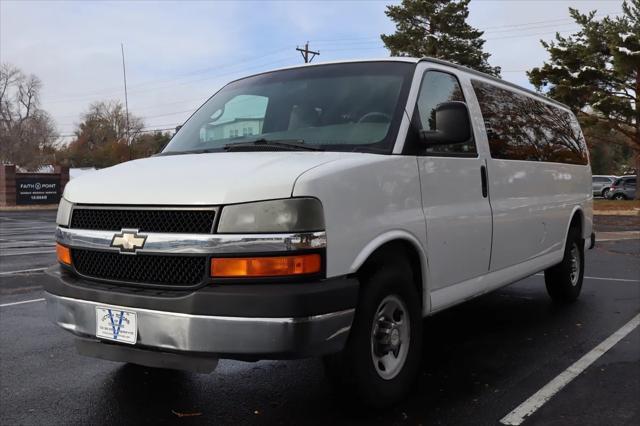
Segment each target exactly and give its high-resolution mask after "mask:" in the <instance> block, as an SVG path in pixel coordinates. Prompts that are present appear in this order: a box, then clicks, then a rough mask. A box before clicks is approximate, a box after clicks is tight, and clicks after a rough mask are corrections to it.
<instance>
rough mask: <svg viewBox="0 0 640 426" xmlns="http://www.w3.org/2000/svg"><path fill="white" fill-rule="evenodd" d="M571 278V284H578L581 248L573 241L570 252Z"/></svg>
mask: <svg viewBox="0 0 640 426" xmlns="http://www.w3.org/2000/svg"><path fill="white" fill-rule="evenodd" d="M569 270H570V272H569V278H570V279H571V285H572V286H574V287H575V286H576V285H578V279H579V278H580V250H578V246H577V245H576V243H573V246H572V247H571V252H570V253H569Z"/></svg>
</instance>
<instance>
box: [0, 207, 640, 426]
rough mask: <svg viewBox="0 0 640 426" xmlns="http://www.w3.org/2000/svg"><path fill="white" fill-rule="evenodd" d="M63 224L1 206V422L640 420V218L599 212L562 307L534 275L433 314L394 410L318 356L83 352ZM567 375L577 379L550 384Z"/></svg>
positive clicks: (47, 215)
mask: <svg viewBox="0 0 640 426" xmlns="http://www.w3.org/2000/svg"><path fill="white" fill-rule="evenodd" d="M54 220H55V213H54V212H50V211H47V212H43V211H41V212H11V213H0V424H2V425H14V424H29V425H31V424H111V423H118V424H133V423H136V424H166V423H178V424H234V425H237V424H296V425H300V424H330V423H336V424H347V423H348V424H354V423H357V424H398V425H402V424H408V425H427V424H446V425H452V424H455V425H466V424H474V425H477V424H489V425H491V424H500V422H501V421H502V422H503V423H504V422H507V420H505V419H509V417H507V415H508V414H509V413H512V412H513V411H514V410H515V412H516V414H517V413H521V412H522V411H518V409H519V408H521V407H523V406H522V405H521V404H523V403H525V402H527V403H529V405H527V403H525V405H524V408H521V409H524V410H525V411H526V410H527V409H528V407H529V408H530V407H531V404H533V405H535V406H539V408H538V409H537V410H536V411H535V412H534V413H533V414H531V415H530V416H528V417H527V418H526V419H525V420H524V423H523V424H525V425H536V424H540V425H596V424H597V425H601V424H606V425H637V424H640V327H634V326H633V325H634V324H635V323H634V322H633V321H634V320H635V321H636V322H637V321H638V318H639V317H638V315H639V313H640V240H639V239H636V238H633V237H634V235H633V234H631V233H630V231H640V217H632V218H625V217H610V216H608V217H597V218H596V231H597V232H600V234H599V235H600V236H601V238H602V239H604V240H608V241H601V242H598V244H597V247H596V248H595V249H594V250H590V251H589V252H587V261H586V272H585V275H586V278H585V282H584V287H583V291H582V296H581V298H580V300H579V301H578V302H577V303H575V304H573V305H571V306H568V307H560V306H557V305H554V304H552V303H551V301H550V299H549V298H548V297H547V295H546V291H545V288H544V281H543V278H542V277H541V276H539V275H535V276H532V277H529V278H527V279H524V280H522V281H519V282H518V283H515V284H513V285H511V286H509V287H506V288H504V289H502V290H500V291H497V292H494V293H491V294H488V295H486V296H482V297H480V298H477V299H475V300H473V301H470V302H467V303H464V304H462V305H459V306H457V307H455V308H453V309H449V310H447V311H445V312H442V313H439V314H437V315H434V316H432V317H430V318H428V319H427V320H426V321H425V347H424V356H423V358H424V359H423V369H422V374H421V377H420V378H419V380H418V383H417V385H416V388H415V390H414V391H413V393H412V394H411V396H410V398H409V399H408V400H407V401H406V402H404V403H402V404H400V405H398V406H397V407H395V408H393V409H390V410H387V411H384V412H372V411H364V410H358V409H354V408H353V407H349V406H348V405H346V404H344V403H343V402H342V401H340V400H338V399H337V398H336V397H335V396H334V395H333V394H332V392H331V389H330V387H329V384H328V382H327V380H326V379H325V378H324V375H323V370H322V364H321V362H320V361H319V360H315V359H311V360H298V361H286V362H285V361H261V362H257V363H245V362H239V361H226V360H225V361H221V363H220V365H219V367H218V369H217V370H216V371H215V372H214V373H212V374H210V375H198V374H192V373H183V372H168V371H164V372H162V371H160V372H159V371H154V370H149V369H144V368H135V367H131V366H128V365H122V364H118V363H112V362H108V361H101V360H94V359H90V358H84V357H82V356H80V355H77V354H76V353H75V349H74V347H73V338H72V336H71V335H69V334H68V333H66V332H64V331H62V330H60V329H58V328H56V327H55V326H53V325H52V324H50V323H49V322H48V320H47V318H46V308H45V304H44V302H43V301H42V300H41V298H42V297H43V296H42V288H41V286H42V283H43V282H44V280H46V279H49V278H48V277H47V276H46V275H45V274H43V272H42V268H45V267H46V266H48V265H51V264H53V263H54V262H55V254H54V252H53V250H54V245H53V230H54V224H53V222H54ZM620 231H622V233H619V232H620ZM605 237H607V238H605ZM621 238H624V239H621ZM627 324H631V325H627ZM625 325H626V328H625ZM621 329H622V330H623V331H625V332H626V334H625V333H621V332H620V330H621ZM616 332H618V333H617V334H616ZM612 336H613V337H612ZM618 337H619V339H618ZM612 339H613V340H612ZM616 339H617V340H616ZM603 342H605V343H606V342H609V343H610V344H611V348H610V349H608V350H606V351H605V349H607V348H606V347H605V349H602V346H599V345H601V343H603ZM596 347H598V348H597V349H596V350H595V351H593V349H594V348H596ZM594 354H595V355H594ZM592 355H594V356H593V358H590V357H591V356H592ZM585 356H586V359H587V361H589V360H591V361H593V360H594V359H595V361H593V363H588V362H586V361H584V359H585V358H583V357H585ZM574 363H575V364H574ZM570 367H571V368H570ZM567 375H569V376H572V377H575V378H574V379H573V380H572V381H570V382H568V383H567V384H566V386H564V387H561V388H560V389H556V391H557V392H556V393H554V394H552V396H549V394H548V393H545V392H547V390H549V389H550V388H549V384H553V383H556V384H557V383H558V381H563V380H565V379H566V377H567ZM551 388H553V386H551ZM541 390H542V392H541ZM532 397H533V399H530V398H532ZM547 397H549V398H548V400H546V398H547ZM545 401H546V402H545ZM541 402H542V404H540V403H541ZM515 417H517V415H516V416H515ZM511 419H513V417H511Z"/></svg>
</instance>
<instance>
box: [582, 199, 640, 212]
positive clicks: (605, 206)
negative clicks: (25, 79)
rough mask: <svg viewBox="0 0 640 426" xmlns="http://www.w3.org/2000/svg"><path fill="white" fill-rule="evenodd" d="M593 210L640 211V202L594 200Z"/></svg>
mask: <svg viewBox="0 0 640 426" xmlns="http://www.w3.org/2000/svg"><path fill="white" fill-rule="evenodd" d="M593 209H594V210H600V211H612V210H633V209H640V200H619V201H618V200H593Z"/></svg>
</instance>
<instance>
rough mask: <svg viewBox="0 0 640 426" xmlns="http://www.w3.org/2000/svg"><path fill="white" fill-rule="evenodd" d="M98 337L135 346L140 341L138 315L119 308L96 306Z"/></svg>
mask: <svg viewBox="0 0 640 426" xmlns="http://www.w3.org/2000/svg"><path fill="white" fill-rule="evenodd" d="M96 337H98V338H100V339H107V340H114V341H116V342H122V343H129V344H135V343H136V341H137V339H138V323H137V317H136V313H135V312H133V311H127V310H124V309H121V308H118V307H103V306H96Z"/></svg>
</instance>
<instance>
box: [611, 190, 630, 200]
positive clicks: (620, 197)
mask: <svg viewBox="0 0 640 426" xmlns="http://www.w3.org/2000/svg"><path fill="white" fill-rule="evenodd" d="M611 198H613V199H614V200H626V199H627V197H626V196H625V195H624V194H623V193H621V192H618V193H617V194H613V197H611Z"/></svg>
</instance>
